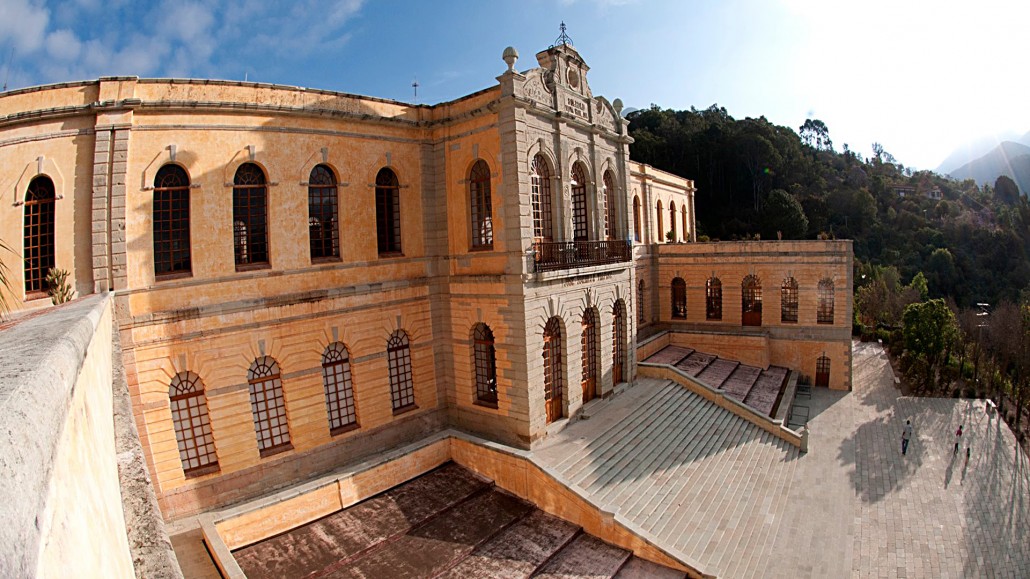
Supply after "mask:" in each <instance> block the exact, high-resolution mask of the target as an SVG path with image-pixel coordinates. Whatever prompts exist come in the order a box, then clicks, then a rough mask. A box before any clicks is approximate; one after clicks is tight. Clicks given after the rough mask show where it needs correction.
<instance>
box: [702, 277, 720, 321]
mask: <svg viewBox="0 0 1030 579" xmlns="http://www.w3.org/2000/svg"><path fill="white" fill-rule="evenodd" d="M705 319H708V320H721V319H722V281H720V280H719V278H717V277H710V278H708V281H707V282H705Z"/></svg>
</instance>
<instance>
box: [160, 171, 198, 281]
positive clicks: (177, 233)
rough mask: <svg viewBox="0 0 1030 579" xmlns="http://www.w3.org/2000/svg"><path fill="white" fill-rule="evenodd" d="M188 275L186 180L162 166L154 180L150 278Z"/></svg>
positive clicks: (187, 181)
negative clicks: (152, 262) (152, 247)
mask: <svg viewBox="0 0 1030 579" xmlns="http://www.w3.org/2000/svg"><path fill="white" fill-rule="evenodd" d="M191 271H192V270H191V264H190V176H189V175H187V174H186V170H185V169H183V168H182V167H180V166H178V165H165V166H164V167H161V168H160V169H159V170H158V171H157V175H155V176H154V275H155V276H158V277H160V276H164V275H175V274H181V273H190V272H191Z"/></svg>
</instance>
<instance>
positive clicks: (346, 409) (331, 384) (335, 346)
mask: <svg viewBox="0 0 1030 579" xmlns="http://www.w3.org/2000/svg"><path fill="white" fill-rule="evenodd" d="M322 385H323V386H324V387H325V407H326V410H327V411H328V414H329V433H330V434H340V433H341V432H346V431H348V430H352V429H353V428H355V427H357V425H358V413H357V409H356V408H355V407H354V385H353V383H352V382H351V375H350V353H349V352H347V346H344V345H343V344H342V343H340V342H333V343H332V344H329V346H327V347H326V349H325V352H323V353H322Z"/></svg>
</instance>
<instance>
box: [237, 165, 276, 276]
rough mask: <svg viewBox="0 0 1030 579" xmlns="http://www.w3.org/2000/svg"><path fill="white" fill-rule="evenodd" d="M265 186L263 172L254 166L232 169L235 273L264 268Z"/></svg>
mask: <svg viewBox="0 0 1030 579" xmlns="http://www.w3.org/2000/svg"><path fill="white" fill-rule="evenodd" d="M265 183H266V180H265V172H264V171H262V170H261V167H258V166H257V165H255V164H254V163H244V164H242V165H240V168H239V169H236V177H235V178H233V188H232V221H233V245H234V247H235V255H236V269H237V270H240V269H246V268H247V266H261V265H268V188H267V187H266V184H265Z"/></svg>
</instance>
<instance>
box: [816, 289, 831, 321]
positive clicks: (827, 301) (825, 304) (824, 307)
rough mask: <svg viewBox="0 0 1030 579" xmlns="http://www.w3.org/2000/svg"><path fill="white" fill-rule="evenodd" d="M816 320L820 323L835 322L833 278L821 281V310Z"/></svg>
mask: <svg viewBox="0 0 1030 579" xmlns="http://www.w3.org/2000/svg"><path fill="white" fill-rule="evenodd" d="M816 322H817V323H820V324H832V323H833V280H831V279H823V280H820V281H819V311H818V316H817V317H816Z"/></svg>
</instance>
